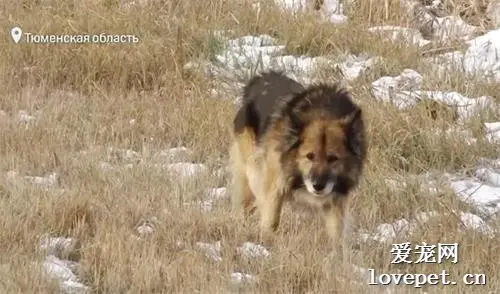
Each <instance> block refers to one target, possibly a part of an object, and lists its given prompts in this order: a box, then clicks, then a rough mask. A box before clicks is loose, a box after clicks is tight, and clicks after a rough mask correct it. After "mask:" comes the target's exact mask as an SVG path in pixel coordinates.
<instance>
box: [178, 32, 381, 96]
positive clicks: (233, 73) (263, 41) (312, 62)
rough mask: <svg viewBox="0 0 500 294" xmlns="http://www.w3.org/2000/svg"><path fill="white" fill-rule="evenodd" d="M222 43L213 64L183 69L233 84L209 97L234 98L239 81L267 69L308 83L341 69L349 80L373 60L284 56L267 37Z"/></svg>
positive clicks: (245, 37)
mask: <svg viewBox="0 0 500 294" xmlns="http://www.w3.org/2000/svg"><path fill="white" fill-rule="evenodd" d="M224 42H225V44H226V45H225V46H224V47H225V49H224V50H223V51H222V52H220V53H219V54H216V55H215V57H214V59H215V61H214V63H213V64H212V63H209V62H207V61H202V62H201V64H200V63H195V62H194V61H191V62H188V63H187V64H186V65H185V66H184V68H185V69H186V70H190V69H196V68H198V69H200V68H203V69H204V71H205V73H206V74H207V75H209V76H216V77H218V78H219V79H221V80H225V79H228V80H230V81H232V82H231V84H230V86H226V85H224V83H221V87H217V89H216V90H213V91H212V93H211V96H213V97H219V96H224V93H223V92H224V91H225V92H227V93H228V95H229V96H235V93H237V92H238V94H239V91H240V90H241V88H242V87H243V86H244V84H242V83H241V81H242V80H247V79H248V76H251V75H252V74H253V73H255V72H257V73H259V72H263V71H269V70H274V71H281V72H286V73H287V75H288V76H289V77H291V78H294V79H296V80H297V81H298V82H301V83H305V84H308V83H310V82H312V78H313V77H312V76H313V75H314V71H315V70H316V69H318V68H320V67H323V66H328V67H332V68H334V67H336V68H338V69H340V70H341V71H342V72H343V74H344V76H345V77H346V78H347V79H348V80H349V79H355V78H357V77H359V76H360V75H361V74H362V73H363V72H364V71H365V70H366V69H367V68H369V67H371V66H372V65H373V63H374V61H375V60H376V59H375V58H373V57H370V56H367V55H366V54H365V55H360V56H354V55H348V56H346V58H345V60H339V61H338V62H334V61H333V60H331V59H330V58H327V57H324V56H318V57H311V56H305V55H301V56H293V55H286V54H285V46H284V45H276V44H277V40H276V39H274V38H272V37H271V36H269V35H260V36H243V37H239V38H236V39H230V40H224ZM233 81H234V82H233ZM226 84H227V82H226ZM223 85H224V86H223ZM221 91H222V93H221ZM226 96H227V95H226Z"/></svg>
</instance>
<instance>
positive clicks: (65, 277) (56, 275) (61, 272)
mask: <svg viewBox="0 0 500 294" xmlns="http://www.w3.org/2000/svg"><path fill="white" fill-rule="evenodd" d="M70 263H71V262H70V261H67V260H61V259H59V258H57V257H55V256H53V255H49V256H47V258H46V260H45V261H44V262H43V268H44V270H45V273H46V274H47V275H48V276H49V277H51V278H53V279H57V280H59V283H60V287H61V290H63V291H64V293H86V292H87V291H88V287H87V286H85V285H83V284H82V283H80V282H79V281H78V278H77V277H76V275H75V274H74V273H73V271H72V270H71V265H70Z"/></svg>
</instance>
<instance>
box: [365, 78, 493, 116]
mask: <svg viewBox="0 0 500 294" xmlns="http://www.w3.org/2000/svg"><path fill="white" fill-rule="evenodd" d="M422 80H423V78H422V76H421V75H420V74H419V73H418V72H416V71H414V70H412V69H405V70H404V71H403V72H402V73H401V74H400V75H399V76H396V77H390V76H385V77H381V78H379V79H378V80H376V81H374V82H373V83H372V93H373V95H374V96H375V98H376V99H377V100H379V101H384V102H391V103H392V104H394V105H395V106H396V107H398V108H400V109H406V108H409V107H412V106H415V105H416V104H417V103H418V102H419V101H421V100H422V99H430V100H434V101H436V102H440V103H442V104H444V105H447V106H449V107H451V108H456V109H457V114H458V116H459V118H460V119H466V118H470V117H471V116H474V115H476V114H477V113H479V112H481V111H483V110H485V109H489V108H490V107H492V105H494V100H493V98H492V97H489V96H481V97H478V98H475V99H472V98H469V97H466V96H464V95H462V94H460V93H457V92H442V91H421V90H420V88H421V85H422Z"/></svg>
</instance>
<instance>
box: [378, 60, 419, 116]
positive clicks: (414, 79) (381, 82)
mask: <svg viewBox="0 0 500 294" xmlns="http://www.w3.org/2000/svg"><path fill="white" fill-rule="evenodd" d="M422 81H423V77H422V75H421V74H419V73H418V72H416V71H415V70H413V69H409V68H407V69H404V70H403V72H402V73H401V74H400V75H398V76H395V77H391V76H385V77H381V78H379V79H378V80H376V81H374V82H373V83H372V93H373V95H374V96H375V98H376V99H377V100H379V101H386V102H392V103H393V104H394V105H396V106H397V107H399V108H407V107H410V106H413V105H415V99H414V98H413V97H412V96H411V95H410V97H408V95H407V94H405V93H404V92H410V91H418V90H420V88H421V86H422Z"/></svg>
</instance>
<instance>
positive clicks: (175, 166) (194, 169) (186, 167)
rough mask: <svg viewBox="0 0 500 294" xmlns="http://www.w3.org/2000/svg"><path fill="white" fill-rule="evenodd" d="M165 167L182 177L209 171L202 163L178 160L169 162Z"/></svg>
mask: <svg viewBox="0 0 500 294" xmlns="http://www.w3.org/2000/svg"><path fill="white" fill-rule="evenodd" d="M165 168H166V169H167V170H168V171H170V172H172V173H175V174H177V175H179V176H180V177H182V178H190V177H196V176H199V175H201V174H203V173H206V172H207V167H206V166H205V165H204V164H201V163H189V162H178V163H172V164H168V165H166V166H165Z"/></svg>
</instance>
